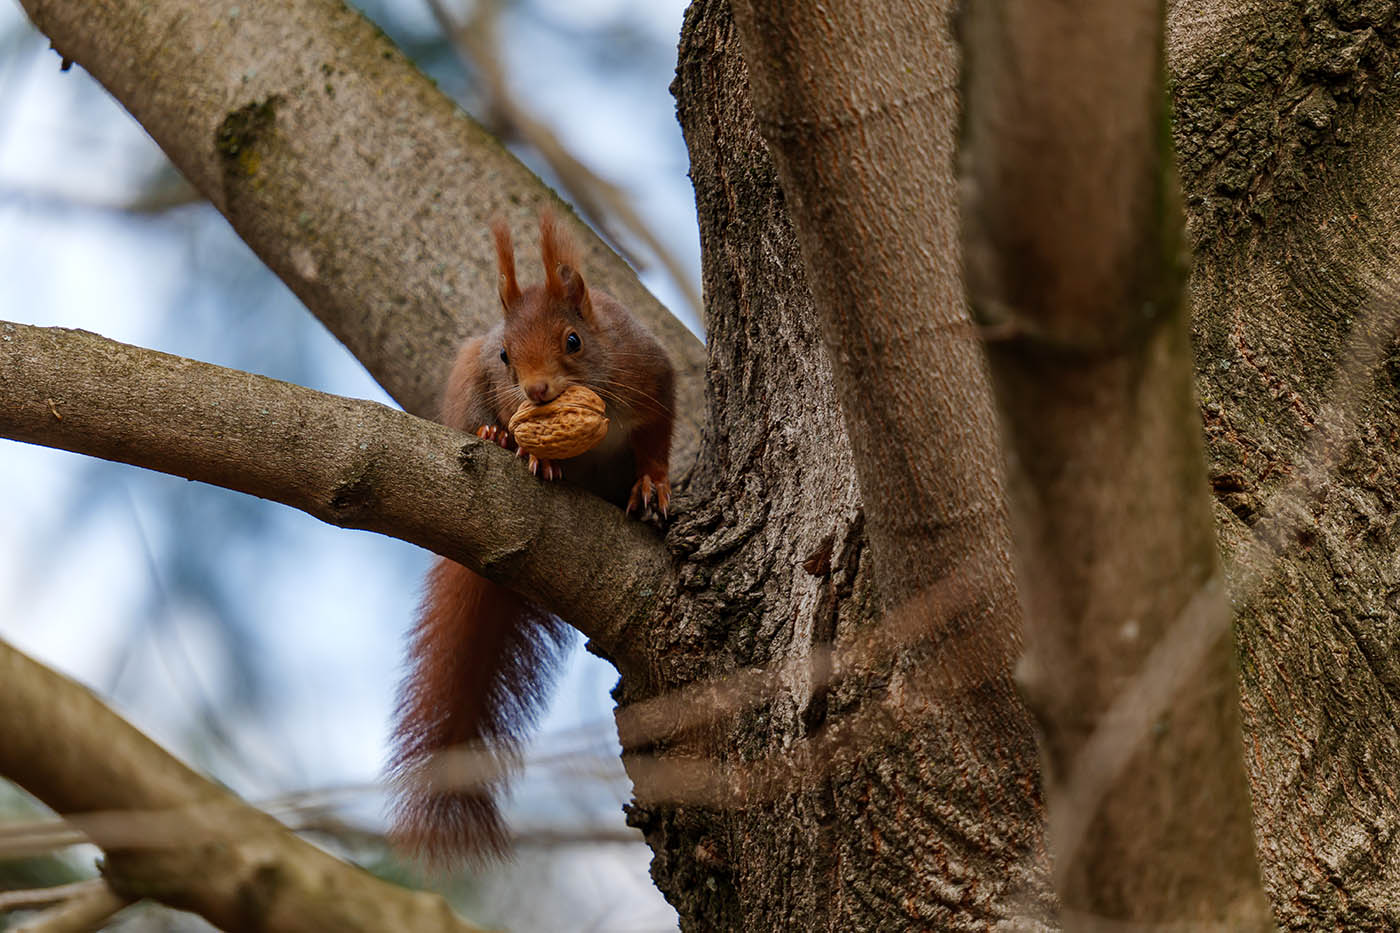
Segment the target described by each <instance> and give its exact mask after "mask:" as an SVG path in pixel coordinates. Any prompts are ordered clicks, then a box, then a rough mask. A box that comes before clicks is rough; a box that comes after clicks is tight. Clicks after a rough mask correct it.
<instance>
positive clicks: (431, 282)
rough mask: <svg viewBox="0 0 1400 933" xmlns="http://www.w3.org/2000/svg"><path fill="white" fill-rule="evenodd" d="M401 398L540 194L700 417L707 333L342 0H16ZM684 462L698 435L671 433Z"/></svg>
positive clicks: (440, 374)
mask: <svg viewBox="0 0 1400 933" xmlns="http://www.w3.org/2000/svg"><path fill="white" fill-rule="evenodd" d="M21 5H22V6H23V7H24V8H25V11H26V12H27V13H28V14H29V16H30V18H31V19H32V20H33V21H34V23H35V25H37V26H38V28H39V29H40V30H42V31H43V32H44V33H45V34H46V35H48V37H49V38H50V39H51V40H52V41H53V44H54V46H55V48H56V49H57V50H58V51H59V53H60V54H62V55H64V56H65V57H67V58H71V59H72V60H73V61H76V62H78V63H79V64H81V65H82V66H83V67H84V68H85V69H87V70H88V71H89V72H90V73H91V74H92V75H93V77H95V78H96V79H97V80H98V81H100V82H101V83H102V84H103V86H104V87H106V88H107V90H108V91H110V92H111V93H112V95H113V96H114V97H116V98H117V100H118V101H120V102H121V103H122V105H123V106H125V107H126V108H127V109H128V110H129V111H131V113H132V115H133V116H134V117H135V118H136V119H137V120H138V121H139V122H140V123H141V125H142V126H143V127H144V128H145V129H146V131H147V132H149V133H150V134H151V136H152V137H153V138H154V139H155V140H156V142H157V143H159V144H160V146H161V148H162V149H164V150H165V152H166V154H167V155H169V156H170V158H171V160H172V161H173V162H174V163H175V165H176V166H177V167H178V168H179V169H180V171H181V172H183V173H184V175H185V177H186V178H188V179H189V180H190V182H191V183H192V184H193V185H194V186H195V188H196V189H198V190H199V191H200V193H201V194H203V195H204V196H205V197H207V198H209V200H210V201H212V202H213V203H214V206H215V207H217V208H218V209H219V210H220V211H221V212H222V213H223V214H224V216H226V217H227V218H228V219H229V221H230V222H231V223H232V224H233V227H234V229H235V230H237V232H238V234H239V236H241V237H242V238H243V239H244V240H245V241H246V242H247V243H248V245H249V246H251V247H252V248H253V250H254V252H256V253H257V254H258V256H259V257H260V258H261V259H262V260H263V261H264V262H265V263H267V264H268V266H269V267H270V268H271V269H272V270H273V271H274V272H276V273H277V275H278V276H279V277H281V278H282V280H283V281H285V282H286V283H287V285H288V286H289V287H290V288H291V289H292V291H294V292H295V293H296V294H297V297H299V298H300V299H301V300H302V301H303V302H305V303H306V305H307V307H308V308H309V309H311V311H312V312H313V313H314V314H316V316H317V317H318V318H320V320H321V321H322V322H323V323H324V324H325V325H326V327H327V328H329V329H330V331H331V332H332V333H333V334H335V336H336V337H337V338H338V339H339V340H341V341H342V342H343V343H344V344H345V345H346V347H348V348H349V349H350V352H351V353H353V354H354V355H355V356H356V357H357V358H358V359H359V360H360V361H361V362H363V363H364V364H365V366H366V368H368V369H369V371H370V373H371V374H372V375H373V376H374V377H375V378H376V379H377V380H378V381H379V382H380V384H381V385H383V386H384V387H385V389H387V390H388V392H389V393H390V394H391V395H392V396H393V397H394V398H395V399H396V400H398V401H399V403H400V404H402V405H403V406H404V408H406V409H407V410H409V411H411V412H414V413H415V414H419V415H423V416H427V417H431V416H433V415H434V414H436V411H437V401H438V393H439V389H440V387H441V386H442V384H443V381H444V378H445V375H446V372H447V369H448V367H449V365H450V363H451V360H452V354H453V351H454V350H455V348H456V346H457V344H458V343H459V342H460V341H461V339H462V337H463V336H465V335H466V333H468V332H469V331H476V332H479V331H481V330H485V329H486V326H487V325H488V324H490V323H494V321H495V319H496V316H497V314H498V310H497V300H496V272H495V267H494V265H493V259H492V256H493V255H494V254H493V253H492V251H491V249H490V246H489V236H488V234H487V232H486V230H487V225H488V222H489V220H490V218H492V217H493V216H496V215H500V216H503V217H505V218H506V219H507V220H508V221H509V222H510V223H511V226H512V227H513V228H515V230H516V231H517V233H523V232H524V231H526V230H528V229H533V227H534V222H535V215H536V213H537V212H538V210H539V208H540V207H541V206H543V205H546V204H549V205H553V206H554V207H555V209H556V213H559V214H560V216H562V217H564V218H565V223H566V224H567V226H568V227H569V232H570V233H571V234H572V236H573V237H574V238H575V239H576V240H577V241H578V242H579V244H580V245H581V247H582V251H581V257H580V258H581V260H582V265H583V268H584V270H585V271H586V274H588V275H589V282H590V284H592V285H594V286H596V287H599V288H602V289H603V290H604V291H607V292H608V293H610V294H612V295H613V296H614V297H616V298H617V299H618V300H619V301H621V302H622V303H623V304H624V305H626V306H627V307H628V308H630V309H631V310H632V311H633V312H634V313H636V314H637V315H638V316H639V317H640V318H641V319H642V320H644V321H645V322H646V323H647V325H648V326H649V327H650V328H651V330H652V331H653V332H654V333H655V334H656V335H657V337H658V339H660V340H661V342H662V345H663V346H665V347H666V349H667V351H668V352H669V353H670V354H671V356H672V359H673V360H674V362H675V363H676V368H677V374H678V382H677V405H678V410H679V411H680V412H681V413H682V414H683V416H684V417H686V418H688V419H690V420H691V421H694V422H699V421H701V420H702V419H703V413H704V401H703V397H702V393H703V386H704V380H703V374H704V365H705V357H704V350H703V348H702V347H701V345H700V342H699V341H698V340H697V339H696V338H695V337H694V335H692V334H690V332H689V331H687V330H686V329H685V328H684V326H683V325H681V324H680V322H678V321H677V320H676V319H675V318H674V317H673V316H672V315H671V314H670V313H669V312H667V311H666V309H665V308H663V307H662V306H661V305H660V304H659V303H658V302H657V301H656V299H655V298H653V297H652V296H651V295H650V294H649V293H648V292H647V291H646V289H644V288H643V287H642V286H641V284H640V283H639V282H638V281H637V278H636V276H635V274H633V272H632V271H631V270H630V269H629V268H627V266H626V264H625V263H624V262H623V261H622V260H621V259H619V258H618V257H617V255H616V254H615V253H613V252H612V251H611V250H610V249H608V247H607V246H606V245H605V244H604V243H603V242H602V241H601V240H600V239H599V238H598V237H597V236H595V235H594V234H593V233H592V232H591V231H589V230H588V228H587V227H586V226H585V225H583V224H582V223H581V222H579V221H577V220H576V219H575V218H574V217H573V215H572V214H571V213H569V212H568V209H567V207H565V206H563V205H562V204H560V202H559V201H558V200H557V198H555V197H554V196H553V195H552V194H551V193H550V192H549V191H548V189H547V188H546V187H545V186H544V184H543V183H542V182H541V181H540V180H539V179H538V178H536V177H535V176H534V175H532V174H531V173H530V172H529V170H528V169H526V168H525V167H524V166H523V165H521V164H520V163H519V161H518V160H516V159H515V157H513V156H512V155H510V154H509V153H508V152H506V150H505V149H504V148H502V147H501V145H500V144H499V143H498V142H497V141H496V140H494V139H493V138H491V136H490V135H489V134H487V133H486V132H485V131H484V130H483V129H482V128H481V127H480V126H479V125H478V124H476V123H475V122H474V121H473V120H471V119H470V118H469V117H467V116H466V114H464V113H462V112H461V111H460V110H459V109H457V107H456V106H455V105H454V104H453V103H452V101H451V100H449V99H448V98H447V97H445V96H444V95H443V94H442V93H441V92H439V91H438V90H437V88H436V87H434V86H433V84H432V83H431V82H430V81H428V79H427V78H425V77H424V76H423V75H422V74H420V73H419V72H418V71H417V70H416V69H415V68H414V67H413V65H412V64H411V63H410V62H409V61H408V60H407V58H406V57H405V56H404V55H403V53H402V52H400V51H399V50H398V49H397V48H396V47H395V46H394V45H393V43H392V42H390V41H389V39H388V38H387V37H386V36H385V35H384V34H383V32H381V31H380V30H378V29H376V28H375V27H374V25H373V24H371V23H370V22H368V21H367V20H365V19H364V18H363V17H362V16H361V15H360V14H359V13H357V12H355V11H353V10H351V9H350V8H349V7H347V6H346V5H344V4H343V3H340V2H338V0H291V2H287V3H257V4H243V5H242V6H241V7H240V6H238V5H227V4H210V3H191V2H187V0H157V2H148V0H140V2H138V0H114V2H110V3H101V4H95V5H94V4H91V3H87V2H84V0H24V2H23V3H22V4H21ZM678 441H679V442H680V443H679V445H678V447H679V449H678V450H677V451H676V460H677V462H678V463H679V464H681V465H682V466H684V464H686V463H688V462H689V460H690V459H691V457H692V455H693V449H692V448H693V446H694V445H695V443H697V441H698V439H697V438H694V437H687V436H682V437H680V438H678Z"/></svg>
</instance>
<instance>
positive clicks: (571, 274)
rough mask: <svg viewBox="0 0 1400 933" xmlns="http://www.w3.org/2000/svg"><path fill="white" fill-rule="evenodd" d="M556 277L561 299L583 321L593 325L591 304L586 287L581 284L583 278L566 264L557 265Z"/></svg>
mask: <svg viewBox="0 0 1400 933" xmlns="http://www.w3.org/2000/svg"><path fill="white" fill-rule="evenodd" d="M558 275H559V282H560V285H561V286H562V288H563V293H564V294H563V298H564V300H565V301H566V302H568V304H569V307H571V308H574V309H575V310H577V311H578V313H579V314H580V315H581V316H582V317H583V319H584V320H585V321H587V322H589V323H590V324H591V323H593V302H591V301H589V300H588V286H587V285H585V284H584V283H583V276H581V275H579V273H578V270H577V269H575V268H574V267H573V266H571V265H569V264H568V263H560V264H559V269H558Z"/></svg>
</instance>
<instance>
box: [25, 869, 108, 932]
mask: <svg viewBox="0 0 1400 933" xmlns="http://www.w3.org/2000/svg"><path fill="white" fill-rule="evenodd" d="M10 893H11V894H12V895H34V896H36V897H38V898H44V897H45V896H47V899H41V900H38V901H37V903H36V902H34V901H31V902H30V903H29V904H24V903H14V904H11V905H10V906H7V905H6V895H5V894H0V912H3V911H5V910H13V909H15V908H17V907H29V906H40V905H43V904H54V905H55V906H53V907H51V908H50V909H48V910H46V911H44V912H43V913H41V914H40V915H39V916H37V917H34V918H33V919H31V920H29V921H27V922H25V923H22V924H20V925H19V926H16V927H14V933H95V931H96V930H98V929H100V928H101V927H102V926H103V925H104V924H105V923H106V922H107V921H108V920H109V919H111V917H112V916H113V915H114V914H116V913H119V912H120V911H122V910H125V909H126V908H127V907H128V906H130V904H131V902H132V900H133V898H131V897H126V896H123V895H121V894H118V893H117V892H115V891H113V890H112V889H111V887H110V886H109V885H108V884H107V882H106V881H105V880H103V879H101V878H95V879H93V880H91V881H79V882H77V883H76V884H65V885H62V886H60V887H56V888H46V889H43V890H40V891H15V892H10Z"/></svg>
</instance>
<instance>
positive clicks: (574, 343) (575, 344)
mask: <svg viewBox="0 0 1400 933" xmlns="http://www.w3.org/2000/svg"><path fill="white" fill-rule="evenodd" d="M564 346H565V347H567V348H568V350H569V352H570V353H577V352H578V351H580V350H582V349H583V341H582V340H580V339H579V338H578V334H576V333H574V332H573V331H569V336H567V337H565V338H564Z"/></svg>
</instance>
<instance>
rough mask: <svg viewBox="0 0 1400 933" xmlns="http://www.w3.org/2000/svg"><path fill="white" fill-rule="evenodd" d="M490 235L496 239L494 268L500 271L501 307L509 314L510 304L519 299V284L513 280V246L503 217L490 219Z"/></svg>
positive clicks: (508, 228)
mask: <svg viewBox="0 0 1400 933" xmlns="http://www.w3.org/2000/svg"><path fill="white" fill-rule="evenodd" d="M491 235H492V237H494V238H495V240H496V269H497V270H498V271H499V273H500V276H499V278H500V285H499V286H498V290H499V292H500V296H501V308H502V309H504V311H505V312H506V314H510V309H511V306H512V305H514V304H516V303H517V302H518V301H520V285H519V283H518V282H516V280H515V247H514V246H513V245H512V244H511V241H510V227H509V226H507V224H506V222H505V219H504V218H502V217H497V218H496V219H495V220H493V221H491Z"/></svg>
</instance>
